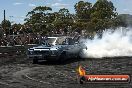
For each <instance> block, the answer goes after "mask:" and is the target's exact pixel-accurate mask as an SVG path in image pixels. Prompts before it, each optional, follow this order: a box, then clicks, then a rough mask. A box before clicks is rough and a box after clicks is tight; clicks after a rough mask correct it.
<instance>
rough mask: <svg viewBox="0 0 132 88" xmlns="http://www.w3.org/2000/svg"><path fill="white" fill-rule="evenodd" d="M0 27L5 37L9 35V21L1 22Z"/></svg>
mask: <svg viewBox="0 0 132 88" xmlns="http://www.w3.org/2000/svg"><path fill="white" fill-rule="evenodd" d="M1 26H2V28H3V29H4V32H5V33H6V35H8V34H9V30H10V28H11V22H10V21H9V20H3V21H2V22H1Z"/></svg>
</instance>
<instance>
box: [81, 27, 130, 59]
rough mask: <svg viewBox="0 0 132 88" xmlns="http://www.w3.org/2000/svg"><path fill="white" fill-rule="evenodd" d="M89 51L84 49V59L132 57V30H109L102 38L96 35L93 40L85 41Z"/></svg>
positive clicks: (104, 32)
mask: <svg viewBox="0 0 132 88" xmlns="http://www.w3.org/2000/svg"><path fill="white" fill-rule="evenodd" d="M82 41H84V44H85V45H86V46H87V49H83V51H82V57H83V58H103V57H119V56H132V28H122V27H120V28H118V29H115V30H113V29H107V30H105V31H103V33H102V37H101V38H99V36H98V35H95V36H94V38H93V39H92V40H90V39H84V40H82Z"/></svg>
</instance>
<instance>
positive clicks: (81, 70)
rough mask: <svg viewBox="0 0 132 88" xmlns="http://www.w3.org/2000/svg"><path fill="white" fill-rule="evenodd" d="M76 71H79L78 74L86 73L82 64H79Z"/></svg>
mask: <svg viewBox="0 0 132 88" xmlns="http://www.w3.org/2000/svg"><path fill="white" fill-rule="evenodd" d="M78 73H79V75H80V76H84V75H86V71H85V69H84V68H83V67H82V66H79V68H78Z"/></svg>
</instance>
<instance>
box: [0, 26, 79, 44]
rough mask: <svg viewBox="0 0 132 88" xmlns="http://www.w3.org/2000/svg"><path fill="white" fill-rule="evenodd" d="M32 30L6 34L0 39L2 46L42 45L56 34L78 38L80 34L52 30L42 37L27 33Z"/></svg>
mask: <svg viewBox="0 0 132 88" xmlns="http://www.w3.org/2000/svg"><path fill="white" fill-rule="evenodd" d="M25 30H26V31H27V30H28V31H29V30H31V29H30V28H29V27H27V29H26V28H24V29H23V28H22V27H21V28H20V30H19V31H17V30H15V31H14V32H12V33H11V34H8V35H6V34H4V35H3V36H2V37H1V39H0V46H14V45H28V44H40V43H41V42H42V41H43V40H44V38H45V37H46V36H54V35H56V34H60V35H67V36H77V35H79V34H80V33H79V32H78V31H76V30H75V31H74V32H71V31H69V30H67V29H59V30H52V31H51V32H50V34H48V35H42V34H39V33H29V32H26V31H25Z"/></svg>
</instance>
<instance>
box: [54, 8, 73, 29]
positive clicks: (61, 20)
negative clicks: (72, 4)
mask: <svg viewBox="0 0 132 88" xmlns="http://www.w3.org/2000/svg"><path fill="white" fill-rule="evenodd" d="M54 14H55V20H54V21H53V22H52V24H53V25H54V26H55V27H56V29H68V28H69V27H70V26H72V24H73V22H74V17H73V15H72V14H70V12H69V10H68V9H66V8H62V9H60V10H59V12H55V13H54Z"/></svg>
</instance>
